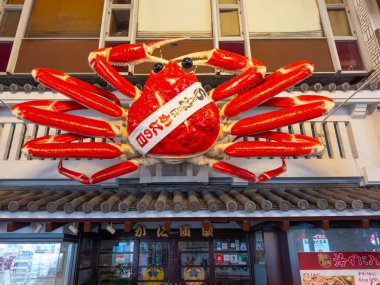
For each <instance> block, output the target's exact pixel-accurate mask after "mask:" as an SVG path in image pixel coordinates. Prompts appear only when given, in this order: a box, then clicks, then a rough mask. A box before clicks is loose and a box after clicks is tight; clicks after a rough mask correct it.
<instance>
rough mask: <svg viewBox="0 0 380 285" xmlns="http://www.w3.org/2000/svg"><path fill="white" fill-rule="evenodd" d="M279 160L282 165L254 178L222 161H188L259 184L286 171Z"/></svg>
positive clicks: (197, 158) (193, 159)
mask: <svg viewBox="0 0 380 285" xmlns="http://www.w3.org/2000/svg"><path fill="white" fill-rule="evenodd" d="M281 160H282V165H281V166H280V167H278V168H276V169H273V170H269V171H265V172H263V173H261V174H259V175H258V176H256V175H255V174H254V173H252V172H251V171H249V170H246V169H244V168H241V167H238V166H236V165H233V164H230V163H227V162H224V161H218V160H215V159H212V158H207V157H205V156H201V157H195V158H191V159H190V160H189V161H190V162H191V163H194V164H196V165H201V166H204V165H208V166H209V167H210V168H211V169H213V170H216V171H219V172H222V173H225V174H229V175H232V176H235V177H238V178H241V179H244V180H247V181H250V182H254V183H259V182H264V181H267V180H268V179H271V178H273V177H276V176H278V175H280V174H281V173H283V172H285V171H286V163H285V160H284V159H283V158H281Z"/></svg>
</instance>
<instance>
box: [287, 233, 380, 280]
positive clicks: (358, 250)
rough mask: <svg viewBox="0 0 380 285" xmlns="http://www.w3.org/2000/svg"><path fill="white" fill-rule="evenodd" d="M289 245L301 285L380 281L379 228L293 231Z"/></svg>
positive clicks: (295, 274)
mask: <svg viewBox="0 0 380 285" xmlns="http://www.w3.org/2000/svg"><path fill="white" fill-rule="evenodd" d="M289 243H290V246H289V248H290V255H291V256H292V260H293V262H292V264H293V265H292V267H293V273H294V276H293V277H294V278H295V279H299V278H300V279H299V281H298V283H299V284H350V285H352V284H378V282H379V281H380V270H379V268H380V228H370V229H362V228H334V229H329V230H322V229H319V228H302V229H301V228H298V229H292V230H291V231H290V236H289ZM294 249H295V251H294ZM294 269H295V270H294ZM367 274H368V276H367ZM365 280H367V281H368V282H367V281H365ZM310 282H311V283H310ZM313 282H314V283H313ZM318 282H319V283H318ZM323 282H325V283H323ZM328 282H330V283H328ZM334 282H336V283H334ZM339 282H341V283H339ZM298 283H297V284H298Z"/></svg>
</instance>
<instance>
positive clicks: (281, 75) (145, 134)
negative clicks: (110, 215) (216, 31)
mask: <svg viewBox="0 0 380 285" xmlns="http://www.w3.org/2000/svg"><path fill="white" fill-rule="evenodd" d="M178 40H182V38H177V39H169V40H163V41H158V42H154V43H149V44H126V45H120V46H116V47H112V48H103V49H98V50H95V51H93V52H91V53H90V55H89V64H90V65H91V67H92V69H93V70H94V71H95V72H96V73H97V74H98V75H99V76H101V77H102V78H104V79H105V80H106V81H107V82H108V83H109V84H111V85H112V86H113V87H114V88H116V89H117V90H119V91H120V92H121V93H123V94H125V95H126V96H128V97H130V98H132V99H134V101H133V102H132V104H131V106H130V108H129V110H126V109H125V108H124V107H122V106H121V104H120V101H119V99H118V98H117V97H116V96H115V95H114V94H113V93H111V92H108V91H106V90H103V89H101V88H98V87H95V86H93V85H90V84H88V83H85V82H83V81H81V80H78V79H75V78H72V77H70V76H68V75H66V74H64V73H61V72H58V71H55V70H50V69H45V68H37V69H35V70H33V72H32V75H33V77H34V78H35V79H36V80H37V81H38V82H41V83H43V84H45V85H46V86H48V87H50V88H52V89H54V90H56V91H58V92H61V93H63V94H65V95H66V96H68V97H70V98H72V99H73V100H74V101H48V100H39V101H31V102H25V103H21V104H18V105H15V106H14V107H13V109H12V112H13V113H14V114H15V115H16V116H17V117H18V118H20V119H23V120H27V121H31V122H34V123H37V124H42V125H46V126H49V127H54V128H57V129H60V130H63V131H66V132H67V133H63V134H60V135H55V136H44V137H40V138H36V139H33V140H30V141H28V142H27V143H26V144H25V145H24V146H23V152H24V153H25V154H26V155H31V156H35V157H52V158H61V161H60V162H59V166H58V170H59V172H60V173H62V174H63V175H65V176H67V177H69V178H71V179H75V180H76V181H79V182H80V183H84V184H93V183H98V182H101V181H104V180H106V179H110V178H113V177H117V176H120V175H123V174H127V173H130V172H133V171H135V170H137V169H138V168H139V167H140V166H142V165H143V166H149V165H153V164H156V163H159V162H165V163H181V162H186V161H187V162H190V163H194V164H197V165H202V166H203V165H208V166H209V167H210V168H211V169H213V170H217V171H220V172H222V173H226V174H229V175H232V176H236V177H240V178H242V179H245V180H248V181H251V182H263V181H266V180H268V179H270V178H272V177H275V176H277V175H279V174H281V173H283V172H284V171H285V170H286V164H285V160H284V158H283V157H284V156H301V155H302V156H304V155H311V154H316V153H319V152H321V151H322V150H323V145H322V144H321V143H320V142H319V141H318V140H316V139H314V138H311V137H307V136H304V135H290V134H286V133H281V132H277V131H270V130H276V129H277V128H280V127H283V126H287V125H290V124H294V123H298V122H302V121H305V120H309V119H312V118H316V117H319V116H321V115H322V114H323V113H325V112H326V111H328V110H330V109H331V108H332V107H333V106H334V103H333V101H332V100H331V99H329V98H326V97H323V96H317V95H307V96H298V97H293V98H290V97H289V98H273V97H274V96H275V95H276V94H278V93H279V92H281V91H283V90H286V89H287V88H289V87H291V86H293V85H295V84H297V83H298V82H300V81H301V80H303V79H304V78H306V77H307V76H309V75H310V74H311V73H312V72H313V64H312V63H310V62H307V61H300V62H296V63H293V64H290V65H288V66H285V67H283V68H281V69H279V70H277V71H276V72H274V73H272V74H270V75H269V76H267V77H265V78H264V76H265V73H266V68H265V66H264V65H263V64H262V63H261V62H260V61H258V60H256V59H252V58H247V57H243V56H241V55H238V54H235V53H231V52H228V51H223V50H219V49H213V50H210V51H203V52H197V53H192V54H189V55H186V56H183V57H180V58H176V59H173V60H171V61H167V60H165V59H162V58H158V57H154V56H152V53H153V51H154V50H155V49H157V48H159V47H161V46H163V45H167V44H171V43H173V42H176V41H178ZM141 62H154V63H155V65H154V67H153V71H152V72H151V74H150V76H149V78H148V79H147V81H146V83H145V86H144V88H143V91H142V92H141V91H140V90H139V89H138V88H136V87H135V86H133V85H132V84H131V83H130V82H129V81H128V80H126V79H125V78H123V77H122V76H121V75H120V74H119V73H118V72H117V71H116V70H115V69H114V68H113V67H112V66H111V65H128V64H129V65H131V64H138V63H141ZM180 63H181V64H182V67H181V65H180ZM193 65H207V66H212V67H215V68H217V69H220V70H223V71H226V72H230V73H238V75H237V76H236V77H234V78H233V79H231V80H229V81H227V82H225V83H224V84H222V85H220V86H218V87H216V88H215V89H213V90H211V91H210V92H208V94H207V95H208V96H207V95H206V93H205V91H204V90H203V89H201V87H197V88H196V89H192V91H193V93H192V94H195V96H192V97H191V96H190V97H186V96H185V97H184V98H185V99H183V98H182V99H181V100H179V102H177V103H179V107H178V108H177V107H176V108H177V109H175V110H171V112H169V113H164V112H163V111H162V113H161V110H163V109H161V108H164V107H165V106H166V107H168V105H169V103H168V102H169V101H176V100H175V99H176V98H177V96H179V94H182V93H183V92H186V90H187V89H189V88H193V87H191V86H193V85H194V84H195V85H196V84H198V86H199V85H200V84H199V83H196V82H197V78H196V76H195V74H194V72H188V71H189V69H190V68H191V67H192V66H193ZM231 96H232V99H231V100H230V101H229V102H227V103H225V104H224V105H223V106H222V107H221V109H218V107H217V105H216V104H215V102H216V101H219V100H222V99H225V98H227V97H231ZM205 97H206V98H207V100H209V101H207V100H206V101H205V102H207V104H206V105H204V106H202V107H201V108H200V109H199V110H197V111H194V112H193V113H192V114H191V115H190V116H189V117H188V118H185V119H183V118H182V120H181V121H178V120H179V119H178V118H177V115H178V113H181V112H184V111H186V110H187V107H188V108H190V107H191V105H192V103H194V102H195V101H196V100H198V101H201V100H203V99H205ZM177 101H178V100H177ZM203 101H204V100H203ZM184 103H186V104H185V105H184ZM259 105H260V106H274V107H279V108H277V109H276V110H274V111H271V112H268V113H264V114H259V115H255V116H251V117H247V118H243V119H240V120H237V121H234V122H228V119H229V118H231V117H234V116H236V115H238V114H240V113H242V112H244V111H247V110H249V109H251V108H253V107H255V106H259ZM87 108H89V109H93V110H95V111H97V112H100V113H102V114H105V115H107V116H109V117H111V118H113V119H118V120H121V122H122V124H120V125H118V124H115V123H112V122H104V121H101V120H97V119H91V118H85V117H81V116H78V115H74V114H68V113H67V112H68V111H73V110H79V109H87ZM169 108H170V106H169ZM172 111H178V113H175V112H172ZM152 114H158V116H157V117H156V119H154V118H153V120H152V121H149V122H148V124H147V122H146V120H147V117H149V116H151V115H152ZM178 117H180V116H178ZM174 121H176V123H177V125H178V126H176V127H175V128H174V129H172V130H171V131H169V132H168V134H167V135H166V136H165V137H162V138H160V139H159V140H158V141H157V142H156V144H155V145H154V146H152V147H151V148H150V149H149V150H146V151H141V150H138V149H139V148H136V147H134V146H136V143H134V144H132V143H131V134H132V133H133V132H134V131H135V129H137V128H139V129H141V132H140V133H139V134H138V135H137V142H138V143H139V144H140V147H142V146H144V145H145V143H147V142H148V141H149V140H150V139H151V138H153V137H155V136H157V135H158V133H160V132H163V130H164V129H165V128H167V127H169V126H170V125H171V124H172V123H173V124H174ZM231 136H234V137H235V139H234V140H232V141H231V140H229V138H231ZM89 137H100V138H107V139H109V140H110V142H109V143H108V142H83V141H82V140H83V139H85V138H89ZM240 137H256V138H264V139H265V140H264V141H263V140H261V141H254V140H251V141H249V140H248V141H244V140H243V141H239V138H240ZM114 138H120V140H118V141H115V140H114ZM226 156H231V157H253V156H279V157H281V159H282V165H281V166H280V167H278V168H276V169H273V170H269V171H266V172H263V173H261V174H259V175H255V174H254V173H252V172H250V171H248V170H246V169H243V168H240V167H238V166H235V165H232V164H229V163H227V162H224V161H219V160H218V159H222V158H224V157H226ZM68 157H69V158H102V159H105V158H109V159H111V158H116V157H122V158H125V157H126V158H127V159H128V160H126V161H122V162H120V163H118V164H116V165H113V166H110V167H108V168H106V169H103V170H101V171H99V172H97V173H95V174H93V175H90V176H87V175H85V174H83V173H79V172H76V171H73V170H69V169H67V168H65V167H63V164H62V159H63V158H68Z"/></svg>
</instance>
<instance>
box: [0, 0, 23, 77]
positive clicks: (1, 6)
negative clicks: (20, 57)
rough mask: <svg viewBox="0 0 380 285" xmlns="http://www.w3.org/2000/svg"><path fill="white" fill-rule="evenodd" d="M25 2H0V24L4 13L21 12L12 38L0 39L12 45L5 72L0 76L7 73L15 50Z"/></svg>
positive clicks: (0, 73)
mask: <svg viewBox="0 0 380 285" xmlns="http://www.w3.org/2000/svg"><path fill="white" fill-rule="evenodd" d="M26 1H28V0H25V2H26ZM25 2H24V4H7V3H6V0H4V1H1V2H0V24H1V23H2V20H3V17H4V15H5V11H21V15H20V19H19V23H18V26H17V29H16V33H15V35H14V37H0V42H1V43H13V47H12V51H11V54H10V55H9V58H8V66H7V68H6V71H5V72H0V75H5V74H7V72H8V71H9V67H10V63H11V62H12V53H13V50H14V49H15V42H16V39H17V36H18V30H19V28H20V22H21V19H22V16H23V10H24V6H25Z"/></svg>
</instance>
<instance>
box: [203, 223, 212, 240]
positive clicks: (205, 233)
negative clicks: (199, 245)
mask: <svg viewBox="0 0 380 285" xmlns="http://www.w3.org/2000/svg"><path fill="white" fill-rule="evenodd" d="M202 236H203V237H213V236H214V228H213V227H212V225H210V226H209V228H208V230H207V231H206V230H205V228H204V227H202Z"/></svg>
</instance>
